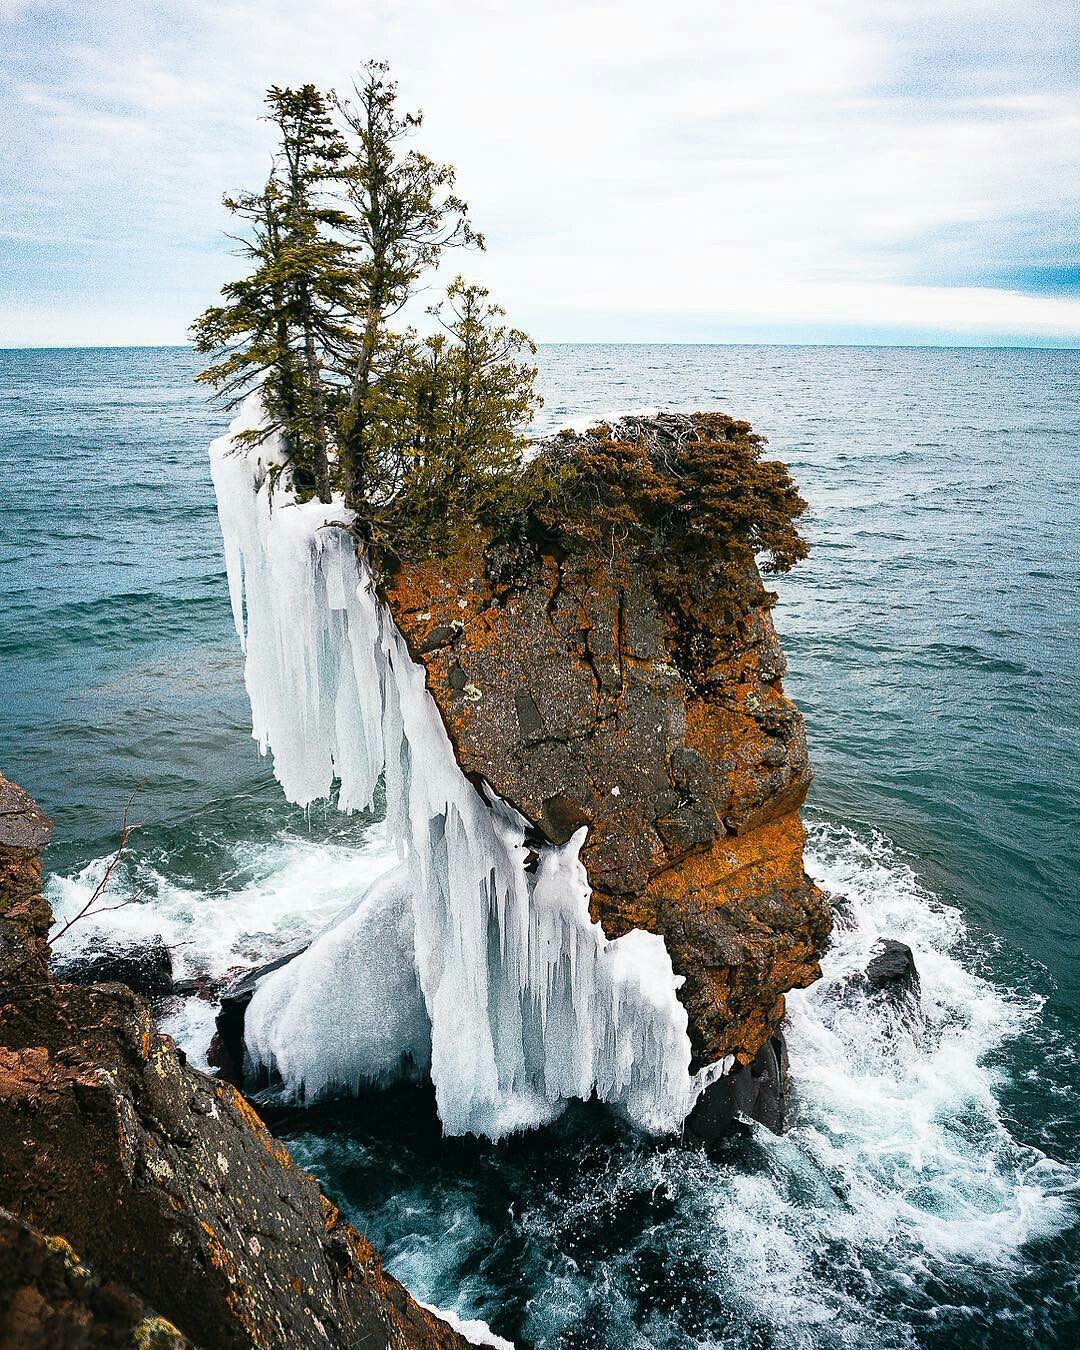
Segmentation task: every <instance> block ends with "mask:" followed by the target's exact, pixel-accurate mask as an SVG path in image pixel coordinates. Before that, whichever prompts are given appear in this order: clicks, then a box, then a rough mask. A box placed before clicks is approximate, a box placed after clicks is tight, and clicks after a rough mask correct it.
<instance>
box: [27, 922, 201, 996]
mask: <svg viewBox="0 0 1080 1350" xmlns="http://www.w3.org/2000/svg"><path fill="white" fill-rule="evenodd" d="M53 971H54V973H55V974H56V977H57V979H61V980H67V981H68V982H69V983H70V984H114V983H115V984H126V985H127V987H128V988H129V989H134V991H135V992H136V993H137V994H142V996H143V997H144V998H161V997H162V996H164V995H165V994H172V993H175V992H177V990H176V987H175V985H174V984H173V975H172V952H170V951H169V948H168V947H167V946H166V945H165V943H164V941H163V940H162V939H161V938H160V937H153V938H150V939H149V940H148V941H146V942H140V943H136V944H134V945H132V946H130V947H116V946H102V947H99V948H98V949H97V950H96V951H85V952H79V953H77V954H74V955H71V956H67V955H63V954H61V955H56V956H54V957H53Z"/></svg>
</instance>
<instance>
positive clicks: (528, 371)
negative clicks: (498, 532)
mask: <svg viewBox="0 0 1080 1350" xmlns="http://www.w3.org/2000/svg"><path fill="white" fill-rule="evenodd" d="M428 313H429V314H431V315H432V316H433V317H434V318H435V319H436V321H437V322H438V324H439V326H440V328H441V330H442V331H440V332H436V333H434V334H433V335H432V336H430V337H428V338H426V339H424V340H423V341H422V342H421V341H417V340H415V339H414V340H413V341H412V342H411V343H410V344H408V346H407V348H405V349H403V350H402V351H401V352H400V353H399V355H398V361H397V367H398V369H397V377H396V380H395V381H394V382H393V384H392V386H391V387H390V389H389V390H388V391H387V394H386V398H387V404H386V406H385V407H384V409H383V411H382V417H381V418H380V422H381V423H382V424H383V425H384V426H385V427H388V428H390V429H391V435H390V436H389V437H388V438H387V441H386V443H384V444H382V445H379V456H378V457H379V458H380V460H381V462H382V463H383V464H384V465H387V466H388V467H389V474H388V477H389V479H390V481H392V483H393V491H392V493H391V494H390V495H389V497H388V499H387V501H386V502H385V504H383V505H379V506H376V507H375V509H374V510H373V511H372V515H371V518H372V524H373V528H374V531H375V535H376V540H377V541H378V542H380V543H383V544H385V545H388V546H389V547H391V548H392V549H393V550H394V551H395V552H396V553H398V554H400V555H402V556H421V555H423V554H426V553H431V552H438V551H440V549H442V548H443V547H444V546H445V545H446V544H447V542H448V541H449V539H450V537H451V536H452V534H453V532H454V531H455V530H457V529H461V528H465V527H468V526H469V525H472V524H475V523H476V522H477V521H480V520H488V521H494V520H496V519H497V518H498V519H505V518H506V517H508V516H513V515H515V514H520V512H521V510H522V509H523V508H524V505H525V501H524V497H523V495H522V494H523V488H524V486H525V480H524V478H523V476H522V473H521V469H522V451H523V449H524V446H525V440H524V437H523V436H522V434H521V431H522V428H523V427H525V426H527V425H528V423H529V422H530V421H531V420H532V418H533V416H534V414H535V413H536V411H537V409H538V408H539V406H540V399H539V397H538V396H537V395H536V393H535V390H534V384H535V380H536V373H537V372H536V368H535V366H532V365H530V364H528V363H527V362H525V361H523V360H522V359H521V357H522V355H523V353H528V354H529V355H535V353H536V348H535V346H534V345H533V343H532V342H531V341H530V339H529V338H528V337H527V336H526V334H525V333H523V332H521V331H520V330H519V329H516V328H508V327H506V326H505V325H504V324H501V323H500V322H499V320H500V319H501V318H503V317H504V311H503V310H502V309H500V308H499V306H498V305H494V304H491V303H490V302H489V297H488V292H487V291H486V290H485V289H484V288H483V287H481V286H475V285H468V284H466V282H465V281H464V280H463V279H462V278H461V277H458V278H457V279H456V280H455V281H454V282H453V283H452V284H451V286H450V287H449V289H448V291H447V294H446V300H445V302H444V303H443V304H440V305H436V306H434V307H433V308H431V309H429V311H428ZM398 429H407V430H408V433H409V434H408V438H407V439H405V438H404V437H399V438H395V435H394V432H395V431H398ZM375 443H376V444H377V445H378V441H376V442H375ZM531 485H532V487H533V488H535V486H536V484H535V482H532V484H531Z"/></svg>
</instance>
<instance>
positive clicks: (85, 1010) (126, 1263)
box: [0, 799, 467, 1350]
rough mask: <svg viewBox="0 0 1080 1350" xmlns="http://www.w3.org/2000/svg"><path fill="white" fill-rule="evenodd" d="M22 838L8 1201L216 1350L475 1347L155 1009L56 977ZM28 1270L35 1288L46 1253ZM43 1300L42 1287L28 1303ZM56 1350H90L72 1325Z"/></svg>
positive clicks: (0, 1016) (15, 913)
mask: <svg viewBox="0 0 1080 1350" xmlns="http://www.w3.org/2000/svg"><path fill="white" fill-rule="evenodd" d="M26 800H29V799H26ZM15 837H17V838H18V839H20V840H22V839H23V838H24V837H25V836H24V835H23V834H19V833H16V835H15ZM4 839H5V835H4V826H3V823H2V821H0V930H2V931H3V932H4V933H5V934H6V940H7V943H8V948H7V950H8V961H7V965H6V972H7V973H6V975H4V974H0V1205H2V1206H3V1207H4V1208H6V1209H7V1210H9V1211H11V1213H13V1214H14V1215H16V1216H17V1217H18V1219H19V1220H21V1221H22V1222H23V1223H24V1224H28V1225H31V1226H32V1227H34V1228H37V1229H38V1230H40V1231H41V1232H42V1233H47V1234H57V1235H62V1238H63V1241H64V1242H65V1243H67V1244H70V1248H71V1249H73V1250H74V1251H77V1252H78V1253H79V1256H80V1257H81V1258H83V1260H84V1261H85V1262H86V1264H87V1265H88V1266H89V1267H90V1268H92V1269H93V1270H94V1272H95V1273H96V1274H95V1277H94V1278H96V1279H97V1280H100V1281H101V1288H113V1287H116V1288H118V1289H121V1290H122V1291H127V1292H126V1293H124V1294H123V1297H125V1298H126V1297H128V1296H129V1295H130V1296H131V1297H133V1298H134V1299H136V1300H139V1301H141V1302H144V1303H145V1304H147V1305H149V1306H151V1307H153V1308H155V1309H156V1310H157V1312H158V1313H159V1314H161V1316H162V1317H163V1318H167V1319H168V1322H169V1323H171V1324H172V1326H173V1328H175V1329H178V1330H179V1332H180V1333H181V1334H182V1335H183V1336H186V1337H187V1338H188V1339H189V1340H190V1341H192V1342H194V1343H195V1344H197V1345H199V1346H202V1347H204V1348H205V1350H218V1347H221V1350H226V1347H227V1348H229V1350H231V1348H232V1347H259V1350H278V1348H279V1347H280V1350H286V1347H288V1348H289V1350H292V1348H293V1347H300V1348H303V1347H312V1350H314V1347H319V1350H325V1347H326V1346H336V1345H341V1346H345V1345H357V1346H359V1345H372V1346H376V1345H377V1346H390V1347H395V1350H398V1348H400V1347H411V1346H417V1347H429V1348H431V1350H435V1348H436V1347H437V1348H439V1350H442V1348H444V1347H447V1348H449V1347H454V1348H455V1350H457V1348H458V1347H464V1346H465V1345H466V1344H467V1342H466V1341H465V1340H464V1339H463V1338H462V1337H461V1336H460V1335H458V1333H457V1332H455V1331H453V1330H452V1329H451V1328H450V1327H449V1326H448V1325H447V1324H446V1323H445V1322H442V1321H440V1319H439V1318H437V1317H436V1316H434V1315H433V1314H431V1313H430V1312H428V1311H427V1310H425V1309H423V1308H421V1307H420V1306H419V1305H418V1304H417V1303H416V1302H414V1300H413V1299H412V1298H411V1297H410V1296H409V1294H408V1293H407V1292H406V1291H405V1289H404V1288H403V1287H402V1286H401V1285H400V1284H398V1283H397V1281H396V1280H394V1279H392V1278H391V1277H390V1276H388V1275H387V1274H386V1273H385V1272H384V1271H383V1270H382V1267H381V1264H380V1262H379V1259H378V1257H377V1256H376V1254H375V1252H374V1251H373V1250H372V1248H371V1246H370V1245H369V1244H368V1243H367V1242H366V1241H365V1239H364V1238H363V1237H361V1235H360V1234H359V1233H357V1232H356V1230H355V1229H353V1228H352V1227H351V1226H350V1225H349V1224H347V1223H346V1222H344V1220H343V1219H342V1218H341V1216H340V1214H339V1212H338V1210H337V1208H336V1207H335V1206H334V1205H333V1204H331V1202H330V1201H329V1200H328V1199H327V1198H326V1197H325V1196H324V1195H323V1194H322V1193H321V1192H320V1190H319V1187H318V1184H317V1183H316V1181H315V1180H314V1178H313V1177H311V1176H309V1175H307V1174H306V1173H305V1172H302V1171H301V1170H300V1169H299V1168H297V1167H296V1165H295V1164H294V1163H293V1161H292V1159H291V1158H290V1156H289V1154H288V1151H287V1150H286V1148H285V1147H284V1145H282V1144H281V1143H280V1142H279V1141H278V1140H276V1139H275V1138H274V1137H273V1135H271V1134H270V1132H269V1131H268V1130H267V1129H266V1127H265V1126H264V1125H263V1123H262V1121H261V1120H260V1119H259V1117H258V1116H257V1115H256V1114H255V1112H254V1111H253V1110H252V1109H251V1107H250V1106H249V1105H248V1103H247V1102H246V1101H245V1100H244V1098H243V1097H242V1096H241V1095H240V1093H239V1092H237V1090H236V1089H235V1088H234V1087H233V1086H232V1085H231V1084H228V1083H224V1082H221V1081H220V1080H215V1079H213V1078H209V1077H207V1076H206V1075H205V1074H201V1073H198V1072H196V1071H195V1070H193V1069H191V1068H190V1067H189V1066H188V1065H187V1064H186V1063H185V1062H184V1060H183V1057H182V1056H181V1055H180V1054H179V1053H178V1052H177V1050H176V1048H175V1046H174V1045H173V1043H172V1041H171V1040H169V1038H168V1037H165V1036H160V1035H158V1034H157V1033H156V1031H155V1028H154V1022H153V1019H152V1017H151V1015H150V1012H149V1010H148V1008H147V1005H146V1004H145V1003H144V1002H143V1000H142V999H141V998H139V997H138V996H137V995H136V994H134V993H133V992H132V991H131V990H129V989H126V988H124V987H122V986H121V985H118V984H97V985H91V986H87V987H82V986H78V985H72V984H61V983H59V982H57V981H56V980H55V979H53V978H52V977H51V975H50V974H49V972H48V969H47V966H46V964H45V961H44V955H45V951H46V949H45V945H44V944H45V939H46V935H47V933H48V929H49V924H50V922H51V914H50V911H49V906H48V904H47V903H46V902H45V901H44V900H43V899H42V897H41V894H40V876H41V873H40V867H39V865H38V862H37V859H36V857H35V856H34V854H33V852H32V850H31V849H30V848H28V847H26V846H25V845H23V844H22V843H19V844H16V845H14V846H11V845H8V844H6V843H5V842H4ZM20 946H21V952H16V951H15V948H16V947H20ZM19 1231H20V1233H22V1231H23V1230H22V1229H20V1230H19ZM16 1238H17V1241H18V1242H20V1243H21V1242H23V1241H24V1237H22V1236H18V1235H16ZM46 1241H47V1242H49V1241H53V1242H55V1239H46ZM31 1246H33V1241H31ZM20 1250H21V1249H20ZM72 1259H73V1260H74V1259H75V1258H74V1256H73V1257H72ZM18 1260H19V1262H20V1263H21V1264H20V1267H19V1268H20V1269H23V1268H24V1266H25V1261H30V1262H31V1269H30V1274H31V1276H32V1277H33V1278H32V1280H31V1283H33V1281H34V1280H36V1279H37V1278H38V1277H37V1276H35V1275H33V1269H32V1254H31V1256H30V1257H25V1260H24V1257H23V1256H20V1257H19V1258H18ZM77 1264H81V1263H77ZM46 1274H47V1272H46ZM20 1278H22V1277H20ZM50 1278H51V1277H50ZM63 1278H64V1280H66V1279H67V1276H64V1277H63ZM79 1278H81V1277H79ZM88 1278H89V1277H88ZM85 1287H86V1288H87V1289H90V1286H89V1285H86V1286H85ZM61 1296H63V1297H61ZM57 1297H58V1298H61V1302H63V1301H64V1299H65V1298H66V1295H65V1294H64V1292H63V1290H60V1292H59V1293H58V1294H57ZM88 1297H89V1295H88ZM31 1304H32V1305H34V1306H35V1307H37V1306H39V1305H38V1304H37V1302H36V1298H35V1295H34V1294H33V1292H32V1291H31V1293H28V1294H26V1295H24V1296H23V1300H22V1302H21V1303H20V1308H24V1305H25V1306H27V1307H28V1306H30V1305H31ZM64 1306H65V1307H67V1304H65V1305H64ZM8 1311H9V1312H10V1307H9V1310H8ZM69 1311H70V1309H69ZM71 1315H72V1316H75V1314H74V1313H72V1314H71ZM19 1316H20V1317H21V1316H22V1313H21V1312H20V1313H19ZM58 1316H60V1317H61V1318H63V1317H67V1316H68V1312H66V1311H64V1310H63V1309H61V1310H60V1312H59V1313H58ZM24 1320H25V1319H24ZM27 1325H30V1326H31V1328H32V1325H33V1324H32V1322H31V1323H29V1324H27ZM55 1325H56V1327H57V1328H60V1327H62V1326H63V1325H64V1323H63V1321H62V1320H61V1321H58V1322H57V1323H56V1324H55ZM158 1330H159V1331H160V1330H161V1329H160V1328H158ZM28 1334H29V1333H28ZM147 1334H149V1333H147ZM155 1334H156V1333H155ZM162 1334H164V1333H163V1332H162ZM4 1343H5V1344H9V1343H12V1342H11V1341H7V1342H4ZM26 1343H27V1344H30V1345H33V1344H34V1342H33V1341H32V1340H29V1341H27V1342H26ZM47 1343H49V1344H68V1343H70V1344H74V1345H78V1344H79V1342H78V1341H77V1340H74V1341H64V1340H62V1339H60V1338H59V1331H58V1332H57V1337H56V1338H55V1339H54V1340H53V1341H52V1342H47ZM89 1343H94V1342H92V1341H91V1342H89ZM99 1343H105V1344H107V1343H108V1341H104V1342H99ZM116 1343H118V1344H123V1343H125V1342H123V1341H118V1342H116ZM126 1343H128V1344H145V1345H147V1346H152V1345H155V1344H162V1345H175V1344H182V1343H183V1342H182V1341H181V1342H177V1341H175V1340H174V1341H172V1342H170V1341H169V1340H167V1339H166V1340H163V1341H155V1340H153V1339H144V1340H143V1341H142V1342H139V1341H135V1342H131V1341H128V1342H126ZM14 1344H19V1342H18V1341H15V1342H14Z"/></svg>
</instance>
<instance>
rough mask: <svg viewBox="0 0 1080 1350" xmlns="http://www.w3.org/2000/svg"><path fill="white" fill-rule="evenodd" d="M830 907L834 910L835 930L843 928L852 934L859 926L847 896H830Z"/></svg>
mask: <svg viewBox="0 0 1080 1350" xmlns="http://www.w3.org/2000/svg"><path fill="white" fill-rule="evenodd" d="M829 905H830V906H831V908H832V915H833V927H834V928H843V929H845V930H846V931H848V932H850V931H851V930H852V929H854V928H857V927H858V926H859V925H858V923H857V921H856V919H855V911H854V909H853V907H852V904H851V901H850V899H849V898H848V897H847V896H846V895H830V896H829Z"/></svg>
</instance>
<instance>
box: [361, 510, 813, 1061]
mask: <svg viewBox="0 0 1080 1350" xmlns="http://www.w3.org/2000/svg"><path fill="white" fill-rule="evenodd" d="M385 597H386V599H387V601H388V603H389V605H390V608H391V610H392V612H393V615H394V618H395V620H396V621H397V624H398V626H399V628H400V629H401V631H402V632H403V634H404V635H405V638H406V641H407V642H408V644H409V648H410V651H411V652H412V654H413V656H414V657H415V658H416V659H418V660H420V661H423V663H424V665H425V667H426V669H427V681H428V687H429V689H430V690H431V693H432V694H433V695H434V697H435V700H436V702H437V703H438V705H439V708H440V711H441V712H442V715H443V720H444V722H445V724H446V726H447V730H448V731H449V734H450V738H451V741H452V742H453V744H454V748H455V752H456V754H457V757H458V762H459V763H460V765H461V767H462V769H463V770H464V771H465V773H466V774H468V775H469V776H470V777H472V778H473V779H474V781H480V780H484V781H486V782H488V783H490V784H491V786H492V787H493V788H494V789H495V791H496V792H498V793H499V794H500V796H502V797H504V798H505V799H507V800H508V801H510V802H512V803H513V804H514V805H515V806H516V807H517V808H518V810H520V811H521V812H522V814H523V815H525V816H526V817H527V818H528V820H529V821H530V822H531V823H532V824H533V826H534V827H535V828H536V829H537V830H538V831H539V832H540V833H541V834H542V835H543V836H544V837H546V838H547V839H549V840H551V841H552V842H555V843H562V842H564V841H565V840H567V839H568V838H569V837H570V835H571V834H573V833H574V831H575V830H577V829H578V828H579V827H580V826H582V825H587V826H588V828H589V835H588V840H587V842H586V845H585V848H584V850H583V852H582V859H583V861H584V863H585V865H586V868H587V869H588V873H589V878H590V881H591V884H592V887H593V896H592V910H593V917H594V918H595V919H598V920H599V921H600V922H601V923H602V925H603V927H604V931H605V932H606V933H607V935H608V936H609V937H618V936H620V935H621V934H622V933H625V932H627V931H628V930H629V929H631V928H634V927H641V928H645V929H648V930H650V931H653V932H659V933H661V934H663V936H664V937H665V939H666V941H667V945H668V950H669V951H670V953H671V956H672V961H673V964H674V967H675V970H676V972H677V973H678V974H681V975H683V976H685V979H686V983H685V986H684V988H683V990H682V993H681V997H682V998H683V1000H684V1003H685V1004H686V1006H687V1009H688V1012H689V1015H690V1035H691V1044H692V1047H693V1051H694V1056H695V1062H698V1063H705V1062H709V1061H711V1060H713V1059H715V1058H718V1057H719V1056H721V1055H724V1054H735V1055H736V1056H738V1058H739V1060H740V1061H741V1062H743V1063H749V1062H750V1061H751V1060H752V1059H753V1058H754V1056H755V1055H757V1053H758V1052H759V1051H760V1050H761V1049H762V1047H763V1046H764V1045H765V1044H766V1043H767V1042H768V1040H769V1037H770V1035H771V1034H773V1032H774V1031H775V1029H776V1028H777V1027H778V1025H779V1022H780V1020H781V1018H782V1016H783V1010H784V1001H783V994H784V993H785V992H786V991H787V990H788V989H791V988H795V987H799V986H803V985H806V984H809V983H810V982H812V981H813V980H814V979H816V978H817V976H818V974H819V968H818V953H819V949H820V946H821V944H822V942H823V941H824V938H825V936H826V935H827V933H828V929H829V923H830V919H829V913H828V908H827V906H826V904H825V902H824V900H823V897H822V895H821V893H820V892H819V891H818V890H817V888H816V887H815V886H814V885H813V884H812V883H811V882H810V880H809V879H808V878H807V877H806V875H805V873H804V871H803V865H802V847H803V839H804V835H803V829H802V825H801V823H800V821H799V818H798V808H799V806H800V805H801V803H802V801H803V798H804V797H805V795H806V790H807V787H808V786H809V783H810V778H811V774H810V767H809V762H808V758H807V751H806V735H805V730H804V726H803V719H802V717H801V715H800V713H799V711H798V709H797V708H796V707H795V706H794V704H792V703H791V701H790V700H789V699H787V698H786V697H785V695H784V692H783V688H782V685H781V676H782V675H783V673H784V670H785V662H784V657H783V654H782V652H781V650H780V646H779V642H778V640H777V635H776V630H775V628H774V626H773V622H772V616H771V613H770V609H771V604H772V600H773V597H772V596H770V595H769V594H768V593H767V592H766V591H765V590H764V588H763V587H762V585H761V580H760V577H759V576H758V575H757V572H756V570H754V571H753V573H752V575H743V576H742V577H741V578H740V580H739V584H738V585H737V586H734V587H733V585H732V582H731V579H730V577H728V576H726V575H724V574H722V573H721V572H719V571H715V572H708V571H705V570H704V569H702V571H700V572H699V573H698V574H696V575H694V576H687V577H686V578H685V585H684V586H680V588H679V590H678V598H677V599H674V600H673V599H672V598H671V595H670V594H663V593H661V592H660V591H659V588H658V587H657V585H656V583H655V582H654V580H653V578H652V576H651V574H650V571H649V569H648V568H647V567H646V566H644V565H643V563H642V561H641V559H640V557H638V556H635V554H634V553H633V551H632V550H628V549H625V548H624V549H620V548H619V547H617V546H616V544H615V543H614V542H613V546H612V549H611V554H610V556H608V557H602V558H598V557H596V556H595V553H594V554H591V555H590V554H589V553H587V552H585V551H576V552H575V551H573V550H568V549H566V548H562V547H559V548H556V547H554V546H552V547H547V546H545V545H544V544H543V543H537V544H530V545H525V546H518V547H516V548H514V549H511V548H509V547H508V546H502V545H499V546H496V545H492V544H491V543H490V541H489V540H487V539H486V538H485V537H484V536H482V535H480V534H477V535H475V536H473V537H472V539H471V541H469V542H467V543H466V544H464V545H462V546H461V547H459V548H458V550H457V551H456V553H455V554H454V555H453V556H452V557H451V558H450V559H448V560H439V561H437V562H428V563H422V564H405V565H402V566H399V567H398V568H397V570H396V571H395V572H394V573H393V574H392V575H391V576H390V577H389V578H388V580H387V582H386V585H385Z"/></svg>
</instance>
